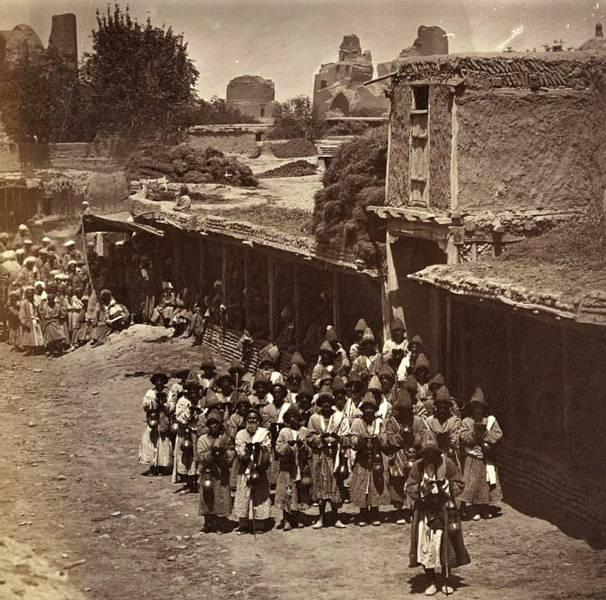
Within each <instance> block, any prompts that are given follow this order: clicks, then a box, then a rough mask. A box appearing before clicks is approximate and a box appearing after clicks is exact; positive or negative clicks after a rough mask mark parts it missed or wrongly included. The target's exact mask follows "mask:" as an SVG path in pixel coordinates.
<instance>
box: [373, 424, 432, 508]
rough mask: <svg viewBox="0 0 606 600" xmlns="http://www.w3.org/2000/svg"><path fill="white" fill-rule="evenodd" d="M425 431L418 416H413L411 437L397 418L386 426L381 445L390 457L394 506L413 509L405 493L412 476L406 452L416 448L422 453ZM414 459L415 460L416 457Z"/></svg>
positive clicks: (390, 490)
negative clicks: (405, 506) (405, 486)
mask: <svg viewBox="0 0 606 600" xmlns="http://www.w3.org/2000/svg"><path fill="white" fill-rule="evenodd" d="M425 431H426V427H425V422H424V421H423V419H421V418H420V417H416V416H413V421H412V431H411V432H410V435H407V434H406V432H403V431H402V425H401V424H400V423H399V421H398V420H397V419H396V418H395V417H391V418H390V419H389V421H387V422H386V424H385V429H384V432H383V434H382V435H381V445H382V447H383V450H384V451H385V453H386V454H387V456H388V457H389V458H388V466H389V495H390V497H391V502H392V503H393V504H403V505H407V507H408V508H412V507H411V506H410V503H407V497H406V493H405V491H404V485H405V484H406V480H407V479H408V475H409V474H410V458H409V456H408V455H407V454H406V451H407V449H409V448H415V449H416V451H417V453H418V452H419V451H420V449H421V444H422V442H423V433H424V432H425ZM412 459H413V460H415V459H416V456H414V457H412Z"/></svg>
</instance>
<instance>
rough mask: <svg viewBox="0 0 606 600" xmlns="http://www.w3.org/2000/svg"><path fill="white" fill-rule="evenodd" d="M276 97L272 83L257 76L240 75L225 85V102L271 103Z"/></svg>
mask: <svg viewBox="0 0 606 600" xmlns="http://www.w3.org/2000/svg"><path fill="white" fill-rule="evenodd" d="M275 97H276V91H275V87H274V82H273V81H271V79H263V77H259V76H258V75H240V77H235V78H234V79H232V80H231V81H230V82H229V83H228V84H227V91H226V95H225V98H226V100H227V102H239V101H247V102H251V101H253V102H272V101H273V100H274V98H275Z"/></svg>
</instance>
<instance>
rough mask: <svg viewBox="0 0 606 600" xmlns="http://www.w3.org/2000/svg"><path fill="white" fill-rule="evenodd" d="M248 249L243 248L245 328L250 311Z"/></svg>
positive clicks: (248, 324)
mask: <svg viewBox="0 0 606 600" xmlns="http://www.w3.org/2000/svg"><path fill="white" fill-rule="evenodd" d="M249 259H250V257H249V251H248V248H244V289H245V290H246V293H245V294H244V327H245V328H246V329H249V328H250V313H251V306H250V300H251V294H250V283H251V282H250V268H249V265H248V262H249Z"/></svg>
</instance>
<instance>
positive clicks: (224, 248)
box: [221, 242, 227, 302]
mask: <svg viewBox="0 0 606 600" xmlns="http://www.w3.org/2000/svg"><path fill="white" fill-rule="evenodd" d="M221 283H223V302H227V244H226V243H225V242H221Z"/></svg>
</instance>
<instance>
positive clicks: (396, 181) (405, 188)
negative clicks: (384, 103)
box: [385, 85, 412, 206]
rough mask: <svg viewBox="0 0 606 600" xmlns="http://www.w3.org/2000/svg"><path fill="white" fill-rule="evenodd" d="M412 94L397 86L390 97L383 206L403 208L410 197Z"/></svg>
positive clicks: (405, 88) (401, 86) (406, 89)
mask: <svg viewBox="0 0 606 600" xmlns="http://www.w3.org/2000/svg"><path fill="white" fill-rule="evenodd" d="M411 103H412V92H411V89H410V88H409V87H408V86H404V85H399V86H396V87H395V88H394V89H393V93H392V97H391V117H390V137H389V162H388V164H389V170H388V173H387V197H386V198H385V204H386V205H391V206H403V205H404V204H405V203H407V202H408V198H409V195H410V182H409V173H408V170H409V141H410V119H409V118H408V114H409V111H410V106H411Z"/></svg>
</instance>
